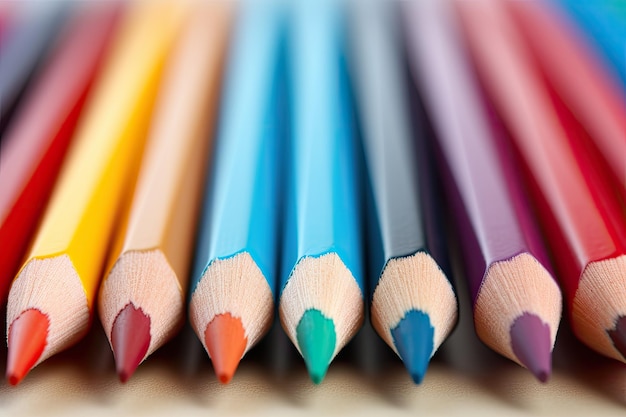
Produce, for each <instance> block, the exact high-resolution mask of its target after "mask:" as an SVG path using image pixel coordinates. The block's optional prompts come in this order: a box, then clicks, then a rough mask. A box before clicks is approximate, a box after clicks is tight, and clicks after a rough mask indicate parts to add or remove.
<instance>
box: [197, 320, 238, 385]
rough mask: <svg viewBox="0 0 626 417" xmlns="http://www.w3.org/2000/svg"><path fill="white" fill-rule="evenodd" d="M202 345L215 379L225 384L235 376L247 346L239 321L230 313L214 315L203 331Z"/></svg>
mask: <svg viewBox="0 0 626 417" xmlns="http://www.w3.org/2000/svg"><path fill="white" fill-rule="evenodd" d="M204 344H205V346H206V348H207V351H208V352H209V356H210V357H211V361H212V362H213V368H214V369H215V373H216V374H217V378H218V379H219V381H220V382H221V383H222V384H227V383H228V382H230V380H231V379H232V377H233V375H234V374H235V371H236V370H237V366H238V365H239V361H240V360H241V358H242V356H243V354H244V352H245V350H246V346H247V344H248V338H247V337H246V335H245V331H244V329H243V325H242V324H241V319H240V318H239V317H233V316H231V315H230V313H225V314H218V315H216V316H215V317H214V318H213V320H211V321H210V322H209V324H208V325H207V327H206V330H205V331H204Z"/></svg>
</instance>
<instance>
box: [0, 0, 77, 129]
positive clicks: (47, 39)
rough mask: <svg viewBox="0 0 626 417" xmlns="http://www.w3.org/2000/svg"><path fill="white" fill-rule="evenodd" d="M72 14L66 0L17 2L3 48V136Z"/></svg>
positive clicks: (0, 96)
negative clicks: (40, 66) (39, 68)
mask: <svg viewBox="0 0 626 417" xmlns="http://www.w3.org/2000/svg"><path fill="white" fill-rule="evenodd" d="M69 14H70V13H69V7H68V6H67V5H66V4H64V3H62V2H55V1H50V2H29V1H24V2H20V3H17V4H15V6H14V10H13V11H12V22H11V25H10V27H9V28H7V31H6V32H7V33H6V34H5V35H4V37H5V39H4V40H3V41H2V48H0V138H2V137H3V136H4V135H3V132H4V130H5V128H6V125H7V123H8V121H9V120H10V119H11V114H12V113H13V112H14V110H15V108H16V106H17V102H18V100H19V97H20V95H21V94H22V92H23V91H24V90H25V89H26V88H27V86H28V85H29V80H30V78H31V77H32V76H33V74H34V73H35V72H36V69H37V68H38V67H39V65H40V64H41V63H43V62H44V61H45V59H46V57H47V55H48V54H47V51H48V50H49V49H50V47H51V45H52V44H54V42H55V40H56V37H57V34H58V32H59V31H60V29H61V27H62V26H63V24H64V22H65V20H66V18H67V16H68V15H69Z"/></svg>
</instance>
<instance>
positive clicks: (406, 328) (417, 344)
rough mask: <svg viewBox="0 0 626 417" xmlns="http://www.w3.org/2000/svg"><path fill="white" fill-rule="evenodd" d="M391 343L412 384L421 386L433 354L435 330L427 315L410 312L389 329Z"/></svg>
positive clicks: (414, 311) (420, 312)
mask: <svg viewBox="0 0 626 417" xmlns="http://www.w3.org/2000/svg"><path fill="white" fill-rule="evenodd" d="M391 336H392V337H393V343H394V345H395V346H396V349H397V350H398V354H399V355H400V359H402V361H403V362H404V366H405V367H406V369H407V370H408V371H409V374H410V375H411V378H412V379H413V382H415V383H416V384H421V383H422V380H423V379H424V375H425V374H426V369H427V368H428V363H429V362H430V357H431V355H432V353H433V345H434V338H435V329H434V328H433V326H432V325H431V323H430V317H429V316H428V314H426V313H424V312H422V311H418V310H411V311H409V312H408V313H406V314H405V316H404V317H403V318H402V320H400V322H399V323H398V325H397V326H396V327H395V328H393V329H391Z"/></svg>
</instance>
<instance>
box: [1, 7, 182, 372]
mask: <svg viewBox="0 0 626 417" xmlns="http://www.w3.org/2000/svg"><path fill="white" fill-rule="evenodd" d="M182 15H183V11H182V9H181V8H180V7H179V6H176V5H173V4H170V3H167V4H166V3H162V2H159V3H140V4H137V5H135V6H134V9H133V10H132V11H131V12H130V14H129V15H128V19H127V20H126V21H125V22H124V24H123V25H122V27H121V28H120V31H119V32H118V34H119V36H118V37H117V38H116V39H115V40H114V44H113V45H112V48H113V49H112V51H111V52H112V54H111V55H109V57H108V60H107V63H106V64H105V67H104V68H103V73H102V76H101V77H100V78H99V82H98V85H97V86H95V90H94V92H93V96H91V98H90V101H89V103H88V108H87V109H86V114H85V116H84V118H81V122H80V126H79V128H78V131H77V137H76V142H75V143H74V144H73V146H72V148H71V150H70V154H69V155H68V161H67V163H66V164H64V166H63V170H62V171H61V176H60V178H59V182H58V184H57V185H56V186H55V189H54V191H53V194H52V198H51V201H50V204H49V206H48V208H47V209H46V212H45V214H44V217H43V221H42V224H41V226H40V228H39V230H38V232H37V234H36V237H35V241H34V244H33V247H32V248H31V251H30V254H29V255H28V257H27V261H26V263H25V264H24V266H23V267H22V269H21V271H20V272H19V274H18V276H17V278H16V279H15V281H13V285H12V287H11V290H10V292H9V300H8V306H7V343H8V359H7V371H6V372H7V378H8V380H9V382H10V383H11V384H17V383H18V382H19V381H20V380H21V379H22V378H23V377H24V376H25V375H26V374H27V373H28V372H29V370H30V369H31V368H32V367H33V366H35V365H37V364H38V363H40V362H41V361H43V360H45V359H46V358H48V357H50V356H51V355H54V354H55V353H57V352H59V351H61V350H63V349H65V348H66V347H68V346H69V345H71V344H73V343H74V342H76V341H78V340H79V339H80V338H81V337H82V336H83V335H84V334H85V332H86V331H87V329H88V328H89V324H90V322H91V319H92V314H93V303H94V298H95V296H96V291H97V289H98V285H99V283H100V278H101V275H100V274H101V272H102V269H103V267H104V262H105V256H106V253H107V249H108V248H109V247H110V245H109V240H110V238H111V236H112V231H113V228H114V225H115V221H116V219H119V218H120V217H121V210H120V209H121V208H122V207H123V203H124V201H125V200H124V199H125V198H129V197H130V196H129V195H128V193H129V192H130V191H132V188H133V186H134V183H135V179H136V174H137V171H138V167H139V161H140V158H141V152H142V150H143V144H144V142H145V136H146V130H147V126H148V120H149V117H150V114H151V111H152V103H153V101H154V96H155V95H156V92H157V86H158V83H159V79H160V75H161V72H162V67H163V65H164V61H165V59H166V56H167V53H168V51H169V49H170V44H171V43H172V42H173V39H174V37H175V34H176V32H177V28H178V26H179V21H180V20H181V17H182Z"/></svg>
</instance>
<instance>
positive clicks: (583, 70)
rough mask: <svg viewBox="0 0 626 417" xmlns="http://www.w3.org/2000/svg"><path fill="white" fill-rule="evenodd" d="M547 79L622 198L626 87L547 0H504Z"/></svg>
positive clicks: (625, 171) (625, 182)
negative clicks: (541, 0) (587, 135)
mask: <svg viewBox="0 0 626 417" xmlns="http://www.w3.org/2000/svg"><path fill="white" fill-rule="evenodd" d="M504 3H505V4H507V5H508V10H509V11H510V12H511V15H512V16H513V18H514V19H515V21H516V23H517V25H518V27H519V28H520V30H521V31H522V33H523V34H524V37H525V39H526V40H527V42H528V43H529V45H530V47H531V49H532V52H533V53H534V54H535V56H536V58H537V62H538V64H539V66H540V67H541V69H542V71H543V72H544V74H545V76H546V78H547V80H548V82H549V83H550V85H551V86H552V87H553V88H554V89H555V90H556V92H557V93H558V95H559V96H560V98H561V99H562V100H563V101H564V102H565V104H566V105H567V107H568V108H569V109H570V110H571V111H572V112H573V113H574V115H576V117H577V118H578V120H580V121H581V123H582V125H583V126H584V128H585V129H586V130H587V131H588V132H589V133H590V138H591V139H592V141H591V142H592V143H593V146H594V147H595V148H596V149H597V151H599V153H600V155H601V162H602V163H603V165H602V167H603V168H606V170H607V171H608V174H609V175H611V176H612V177H613V178H612V179H613V180H614V181H615V182H616V184H618V190H619V192H620V193H621V194H622V198H624V200H625V201H626V92H624V91H623V90H622V89H621V88H620V84H619V81H618V79H617V78H615V76H614V74H612V73H611V72H610V71H609V70H608V68H607V67H605V66H603V65H602V64H601V61H600V59H599V57H598V56H596V55H595V54H594V51H593V50H591V47H590V46H589V45H588V44H587V43H586V42H585V39H584V38H583V36H581V34H580V33H578V32H576V30H575V28H574V27H572V26H571V25H569V24H568V22H567V21H566V20H565V19H564V17H563V16H561V15H559V14H558V13H557V11H556V10H553V9H552V8H550V7H549V5H548V4H544V3H537V2H532V1H531V2H528V1H507V2H504Z"/></svg>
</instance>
